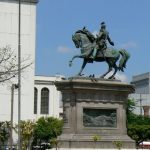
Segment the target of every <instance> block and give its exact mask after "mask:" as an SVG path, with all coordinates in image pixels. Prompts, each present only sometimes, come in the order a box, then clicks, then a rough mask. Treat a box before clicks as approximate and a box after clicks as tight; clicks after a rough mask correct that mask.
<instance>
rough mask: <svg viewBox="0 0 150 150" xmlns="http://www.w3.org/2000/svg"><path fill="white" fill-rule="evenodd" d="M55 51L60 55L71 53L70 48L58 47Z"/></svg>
mask: <svg viewBox="0 0 150 150" xmlns="http://www.w3.org/2000/svg"><path fill="white" fill-rule="evenodd" d="M57 51H58V52H60V53H68V52H70V51H71V48H68V47H66V46H59V47H58V48H57Z"/></svg>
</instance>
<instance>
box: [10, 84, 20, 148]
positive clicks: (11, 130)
mask: <svg viewBox="0 0 150 150" xmlns="http://www.w3.org/2000/svg"><path fill="white" fill-rule="evenodd" d="M17 88H18V85H17V84H12V86H11V120H10V149H11V150H12V145H13V134H12V132H13V114H14V90H15V89H17Z"/></svg>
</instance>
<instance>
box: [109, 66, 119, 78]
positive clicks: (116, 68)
mask: <svg viewBox="0 0 150 150" xmlns="http://www.w3.org/2000/svg"><path fill="white" fill-rule="evenodd" d="M113 68H114V69H115V71H114V73H113V74H112V75H111V76H110V77H109V78H108V79H115V75H116V73H117V71H118V67H117V65H116V64H114V66H113Z"/></svg>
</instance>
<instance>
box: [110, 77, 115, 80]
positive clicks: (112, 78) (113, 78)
mask: <svg viewBox="0 0 150 150" xmlns="http://www.w3.org/2000/svg"><path fill="white" fill-rule="evenodd" d="M108 79H111V80H115V79H116V78H115V77H109V78H108Z"/></svg>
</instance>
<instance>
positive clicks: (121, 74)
mask: <svg viewBox="0 0 150 150" xmlns="http://www.w3.org/2000/svg"><path fill="white" fill-rule="evenodd" d="M115 77H116V79H118V80H121V81H122V82H128V78H127V76H126V75H125V74H123V73H116V76H115Z"/></svg>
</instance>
